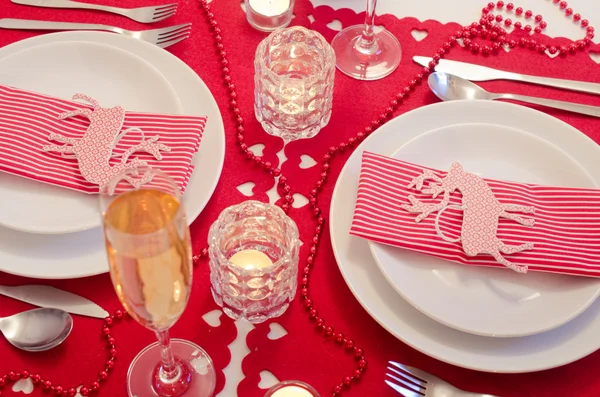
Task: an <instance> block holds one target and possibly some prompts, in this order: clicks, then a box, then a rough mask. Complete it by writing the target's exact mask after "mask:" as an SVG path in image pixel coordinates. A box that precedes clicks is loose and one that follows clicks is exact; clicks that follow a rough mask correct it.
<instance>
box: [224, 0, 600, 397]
mask: <svg viewBox="0 0 600 397" xmlns="http://www.w3.org/2000/svg"><path fill="white" fill-rule="evenodd" d="M215 1H220V0H215ZM311 3H312V4H313V5H314V6H315V7H317V6H329V7H332V8H333V9H341V8H350V9H352V10H354V11H356V12H361V11H364V9H365V6H366V1H365V0H311ZM485 4H487V3H485V2H482V1H480V0H461V1H460V2H455V1H448V0H419V1H398V0H379V1H378V2H377V8H376V14H377V15H383V14H392V15H395V16H397V17H399V18H402V17H415V18H417V19H419V20H422V21H423V20H427V19H435V20H437V21H440V22H443V23H446V22H459V23H461V24H467V23H471V22H472V21H474V20H476V19H478V18H479V16H480V8H481V7H483V5H485ZM569 4H570V6H571V7H573V8H574V9H576V11H577V12H579V13H580V14H582V15H585V17H586V18H587V19H588V20H589V21H590V25H592V26H600V12H598V11H599V7H600V6H599V4H598V3H597V2H595V1H594V0H572V1H570V2H569ZM515 6H519V7H523V8H524V9H531V10H532V11H533V12H534V14H537V13H540V14H542V15H543V16H544V19H545V20H546V21H547V22H548V28H547V34H548V35H549V36H551V37H567V38H569V39H578V38H579V37H580V36H581V29H580V28H579V27H577V26H575V25H570V24H567V23H564V17H563V16H562V15H561V14H560V13H557V12H556V9H555V8H556V6H555V5H554V4H553V3H552V1H551V0H521V1H516V2H515ZM336 22H337V23H336ZM375 23H377V22H375ZM340 26H341V23H339V21H334V22H333V23H332V24H331V25H330V27H332V28H333V29H335V30H339V27H340ZM279 155H280V158H282V159H284V160H285V158H284V157H282V152H280V154H279ZM248 188H249V187H243V188H242V189H248ZM277 198H278V195H277V194H272V195H270V199H271V202H275V201H276V200H277ZM235 324H236V327H237V330H238V336H237V338H236V340H235V342H234V343H233V344H232V345H230V351H231V355H232V357H231V363H230V364H229V365H228V366H227V368H225V371H224V372H225V375H226V379H227V381H226V384H225V388H224V389H223V391H222V392H221V393H220V394H219V396H220V397H227V396H233V395H237V391H236V387H237V384H238V383H239V382H240V381H241V380H242V379H243V376H244V375H243V373H242V367H241V363H242V360H243V358H244V356H245V355H246V354H247V353H248V352H249V350H248V347H247V345H246V342H245V339H246V335H247V334H248V332H250V330H252V329H253V328H254V327H253V325H252V324H249V323H247V322H245V321H243V320H239V321H236V322H235ZM275 379H276V378H274V377H273V375H272V374H271V373H268V372H267V373H265V383H264V384H263V386H265V387H266V386H267V385H268V384H271V383H273V382H275Z"/></svg>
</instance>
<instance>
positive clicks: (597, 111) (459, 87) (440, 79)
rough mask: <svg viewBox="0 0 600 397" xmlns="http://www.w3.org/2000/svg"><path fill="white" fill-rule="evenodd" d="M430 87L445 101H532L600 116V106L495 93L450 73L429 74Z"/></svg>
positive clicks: (537, 103)
mask: <svg viewBox="0 0 600 397" xmlns="http://www.w3.org/2000/svg"><path fill="white" fill-rule="evenodd" d="M428 83H429V88H431V91H433V93H434V94H435V95H436V96H437V97H438V98H440V99H441V100H443V101H453V100H456V99H487V100H494V99H511V100H514V101H519V102H525V103H532V104H534V105H542V106H546V107H550V108H555V109H561V110H567V111H570V112H575V113H581V114H586V115H588V116H594V117H600V107H597V106H588V105H581V104H578V103H571V102H563V101H554V100H551V99H543V98H537V97H531V96H525V95H516V94H494V93H491V92H488V91H486V90H484V89H483V88H481V87H479V86H478V85H476V84H474V83H472V82H470V81H469V80H465V79H462V78H460V77H456V76H453V75H451V74H448V73H442V72H435V73H432V74H431V75H430V76H429V79H428Z"/></svg>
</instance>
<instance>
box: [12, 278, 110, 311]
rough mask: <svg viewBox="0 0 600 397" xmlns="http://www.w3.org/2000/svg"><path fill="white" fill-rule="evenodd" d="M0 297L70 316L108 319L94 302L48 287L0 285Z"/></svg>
mask: <svg viewBox="0 0 600 397" xmlns="http://www.w3.org/2000/svg"><path fill="white" fill-rule="evenodd" d="M0 295H4V296H8V297H10V298H14V299H17V300H20V301H22V302H26V303H29V304H32V305H34V306H39V307H50V308H54V309H62V310H64V311H66V312H69V313H72V314H80V315H82V316H88V317H96V318H106V317H108V312H107V311H106V310H104V309H102V308H101V307H100V306H98V305H97V304H95V303H94V302H92V301H90V300H88V299H86V298H84V297H82V296H79V295H75V294H73V293H71V292H67V291H63V290H60V289H58V288H54V287H50V286H48V285H20V286H16V287H6V286H1V285H0Z"/></svg>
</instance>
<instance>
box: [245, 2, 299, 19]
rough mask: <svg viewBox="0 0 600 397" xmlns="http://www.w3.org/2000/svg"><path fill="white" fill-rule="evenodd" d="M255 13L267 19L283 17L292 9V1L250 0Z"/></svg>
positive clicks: (249, 3)
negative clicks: (277, 16) (282, 15)
mask: <svg viewBox="0 0 600 397" xmlns="http://www.w3.org/2000/svg"><path fill="white" fill-rule="evenodd" d="M248 5H249V6H250V7H252V9H253V10H254V12H256V13H257V14H260V15H264V16H266V17H274V16H276V15H281V14H283V13H284V12H286V11H287V10H289V8H290V5H291V3H290V0H248Z"/></svg>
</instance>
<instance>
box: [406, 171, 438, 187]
mask: <svg viewBox="0 0 600 397" xmlns="http://www.w3.org/2000/svg"><path fill="white" fill-rule="evenodd" d="M427 179H433V180H434V181H436V182H439V183H442V182H443V181H442V179H441V178H440V177H439V176H437V175H436V174H434V173H433V172H432V171H430V170H423V173H422V174H421V175H419V176H418V177H416V178H415V179H413V180H412V181H410V183H409V184H408V188H409V189H412V188H413V187H415V188H416V189H417V190H419V191H420V190H421V189H423V183H424V182H425V181H426V180H427Z"/></svg>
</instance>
